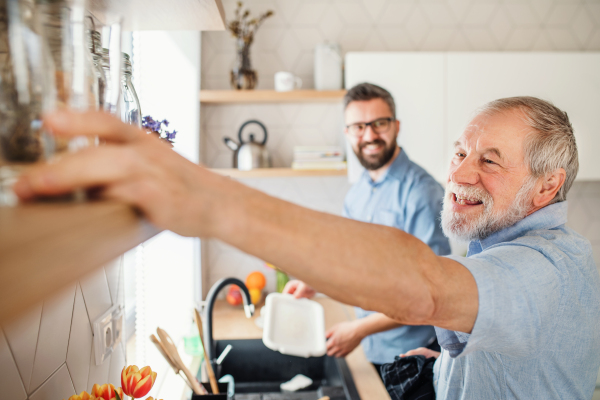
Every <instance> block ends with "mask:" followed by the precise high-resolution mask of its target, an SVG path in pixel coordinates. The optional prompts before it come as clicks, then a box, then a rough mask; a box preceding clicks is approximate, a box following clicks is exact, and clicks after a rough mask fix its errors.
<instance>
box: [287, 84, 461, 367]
mask: <svg viewBox="0 0 600 400" xmlns="http://www.w3.org/2000/svg"><path fill="white" fill-rule="evenodd" d="M344 119H345V122H346V129H345V130H344V133H345V135H346V139H347V140H348V142H349V143H350V145H351V146H352V149H353V151H354V153H355V154H356V157H357V158H358V160H359V161H360V163H361V164H362V166H363V167H364V168H365V171H364V172H363V173H362V175H361V177H360V179H359V180H358V182H357V183H356V184H355V185H353V186H352V188H351V189H350V191H349V192H348V194H347V195H346V199H345V201H344V211H343V214H344V216H345V217H347V218H352V219H355V220H358V221H364V222H371V223H375V224H381V225H387V226H391V227H394V228H398V229H402V230H403V231H404V232H407V233H410V234H411V235H413V236H415V237H416V238H418V239H420V240H421V241H423V242H424V243H425V244H427V245H428V246H429V247H430V248H431V249H432V250H433V251H434V252H435V253H436V254H437V255H446V254H450V244H449V243H448V239H447V238H446V237H445V236H444V234H443V232H442V228H441V225H440V221H439V218H440V213H441V211H442V198H443V195H444V189H443V188H442V186H441V185H440V184H439V183H437V182H436V181H435V179H434V178H433V177H432V176H431V175H429V174H428V173H427V171H425V170H424V169H423V168H421V167H420V166H418V165H417V164H415V163H414V162H413V161H411V160H410V159H409V157H408V155H407V154H406V149H404V148H400V147H399V146H398V144H397V139H398V135H399V133H400V121H398V120H397V119H396V105H395V102H394V98H393V97H392V95H391V94H390V93H389V92H388V91H387V90H385V89H383V88H382V87H379V86H376V85H373V84H370V83H361V84H358V85H356V86H354V87H352V88H351V89H349V90H348V92H347V93H346V96H345V97H344ZM367 268H368V266H367ZM284 292H285V293H293V294H294V296H296V297H297V298H301V297H312V295H314V293H315V291H314V290H313V289H312V288H311V287H310V286H308V285H306V284H305V283H304V282H300V281H297V280H295V281H290V282H289V283H288V285H286V287H285V289H284ZM355 310H356V315H357V317H358V319H357V320H355V321H352V322H342V323H340V324H337V325H335V326H333V327H332V328H331V329H329V331H327V332H326V336H327V338H328V340H327V354H328V355H330V356H336V357H344V356H346V355H347V354H348V353H350V352H351V351H352V350H354V349H355V348H356V346H358V345H359V344H362V348H363V350H364V352H365V355H366V357H367V359H368V360H369V361H370V362H371V363H373V365H374V366H375V368H377V370H378V371H381V365H382V364H386V363H391V362H393V361H394V357H396V356H398V355H399V354H401V353H406V352H407V351H409V350H412V349H414V348H417V347H421V346H423V347H425V346H427V347H431V348H435V349H439V346H438V345H437V342H436V341H435V330H434V329H433V327H431V326H428V325H423V326H411V325H402V324H399V323H398V322H396V321H394V320H393V319H391V318H389V317H386V316H385V315H383V314H381V313H375V312H373V311H366V310H363V309H362V308H360V307H356V309H355Z"/></svg>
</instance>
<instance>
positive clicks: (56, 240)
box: [0, 202, 159, 322]
mask: <svg viewBox="0 0 600 400" xmlns="http://www.w3.org/2000/svg"><path fill="white" fill-rule="evenodd" d="M158 232H159V231H158V230H157V229H156V228H154V227H153V226H152V225H150V224H149V223H148V222H146V221H144V220H143V219H142V218H141V217H140V216H139V215H138V214H137V213H136V212H135V211H134V210H133V209H132V208H131V207H129V206H126V205H124V204H118V203H110V202H97V203H84V204H72V203H60V204H59V203H52V204H30V205H21V206H18V207H0V322H3V321H5V320H7V319H10V318H11V317H14V316H16V315H17V314H18V313H20V312H22V311H24V310H26V309H27V308H28V307H30V306H32V305H34V304H36V303H37V302H39V301H41V300H42V299H44V298H45V297H46V296H48V295H50V294H52V293H54V292H55V291H56V290H58V289H60V288H61V287H63V286H65V285H67V284H69V283H70V282H73V281H76V280H77V279H79V278H81V277H82V276H84V275H86V274H87V273H89V272H90V271H92V270H93V269H95V268H98V267H100V266H102V265H104V264H105V263H107V262H108V261H110V260H112V259H114V258H116V257H118V256H119V255H121V254H123V253H124V252H126V251H127V250H129V249H131V248H133V247H135V246H136V245H138V244H139V243H142V242H143V241H145V240H148V239H149V238H151V237H152V236H154V235H155V234H156V233H158Z"/></svg>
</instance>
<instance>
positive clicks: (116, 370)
mask: <svg viewBox="0 0 600 400" xmlns="http://www.w3.org/2000/svg"><path fill="white" fill-rule="evenodd" d="M123 346H124V343H123V342H121V343H119V344H118V345H117V348H116V349H115V350H114V351H113V353H112V354H111V355H110V367H109V368H108V381H107V383H112V384H113V385H115V386H116V387H120V386H121V371H123V368H125V367H126V366H127V364H126V360H125V350H124V347H123ZM169 372H170V371H169Z"/></svg>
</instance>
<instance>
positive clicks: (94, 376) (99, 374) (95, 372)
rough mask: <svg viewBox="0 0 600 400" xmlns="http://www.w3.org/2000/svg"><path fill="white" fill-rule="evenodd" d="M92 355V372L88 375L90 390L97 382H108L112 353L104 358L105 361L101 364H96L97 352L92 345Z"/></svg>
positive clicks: (99, 383)
mask: <svg viewBox="0 0 600 400" xmlns="http://www.w3.org/2000/svg"><path fill="white" fill-rule="evenodd" d="M91 354H92V356H91V357H90V373H89V375H88V382H87V387H88V388H89V390H91V389H92V387H93V386H94V384H95V383H97V384H98V385H103V384H104V383H106V382H108V370H109V368H110V359H111V355H108V357H107V358H105V359H104V362H103V363H102V364H100V365H96V352H95V350H94V346H93V345H92V352H91Z"/></svg>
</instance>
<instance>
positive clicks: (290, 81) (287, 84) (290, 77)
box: [275, 71, 302, 92]
mask: <svg viewBox="0 0 600 400" xmlns="http://www.w3.org/2000/svg"><path fill="white" fill-rule="evenodd" d="M301 87H302V79H300V78H299V77H297V76H294V74H292V73H291V72H285V71H280V72H277V73H276V74H275V91H277V92H289V91H290V90H294V89H300V88H301Z"/></svg>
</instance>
